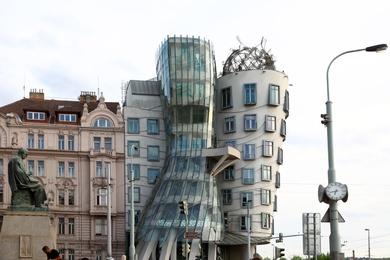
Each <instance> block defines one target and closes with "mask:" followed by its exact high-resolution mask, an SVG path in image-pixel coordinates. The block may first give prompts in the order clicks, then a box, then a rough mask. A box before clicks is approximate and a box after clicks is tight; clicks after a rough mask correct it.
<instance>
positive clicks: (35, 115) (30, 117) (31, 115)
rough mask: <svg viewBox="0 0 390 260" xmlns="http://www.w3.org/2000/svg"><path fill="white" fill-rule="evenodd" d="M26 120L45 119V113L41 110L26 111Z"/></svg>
mask: <svg viewBox="0 0 390 260" xmlns="http://www.w3.org/2000/svg"><path fill="white" fill-rule="evenodd" d="M27 119H28V120H45V113H42V112H27Z"/></svg>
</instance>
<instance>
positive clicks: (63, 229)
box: [58, 218, 65, 235]
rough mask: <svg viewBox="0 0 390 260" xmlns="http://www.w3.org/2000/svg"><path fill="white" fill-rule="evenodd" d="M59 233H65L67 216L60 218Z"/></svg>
mask: <svg viewBox="0 0 390 260" xmlns="http://www.w3.org/2000/svg"><path fill="white" fill-rule="evenodd" d="M58 234H60V235H64V234H65V218H58Z"/></svg>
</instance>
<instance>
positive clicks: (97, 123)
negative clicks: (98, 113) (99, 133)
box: [93, 118, 112, 127]
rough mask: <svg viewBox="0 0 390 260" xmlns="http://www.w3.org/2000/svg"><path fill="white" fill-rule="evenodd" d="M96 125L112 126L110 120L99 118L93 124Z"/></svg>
mask: <svg viewBox="0 0 390 260" xmlns="http://www.w3.org/2000/svg"><path fill="white" fill-rule="evenodd" d="M93 126H94V127H112V126H111V123H110V121H108V120H107V119H102V118H101V119H98V120H96V121H95V123H94V124H93Z"/></svg>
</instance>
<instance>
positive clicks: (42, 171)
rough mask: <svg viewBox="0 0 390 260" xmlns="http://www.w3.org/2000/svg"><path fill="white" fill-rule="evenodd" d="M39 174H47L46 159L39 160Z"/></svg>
mask: <svg viewBox="0 0 390 260" xmlns="http://www.w3.org/2000/svg"><path fill="white" fill-rule="evenodd" d="M37 175H38V176H45V162H44V161H38V171H37Z"/></svg>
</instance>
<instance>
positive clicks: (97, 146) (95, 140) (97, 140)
mask: <svg viewBox="0 0 390 260" xmlns="http://www.w3.org/2000/svg"><path fill="white" fill-rule="evenodd" d="M100 142H101V141H100V137H96V136H95V137H94V138H93V149H94V150H100Z"/></svg>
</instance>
